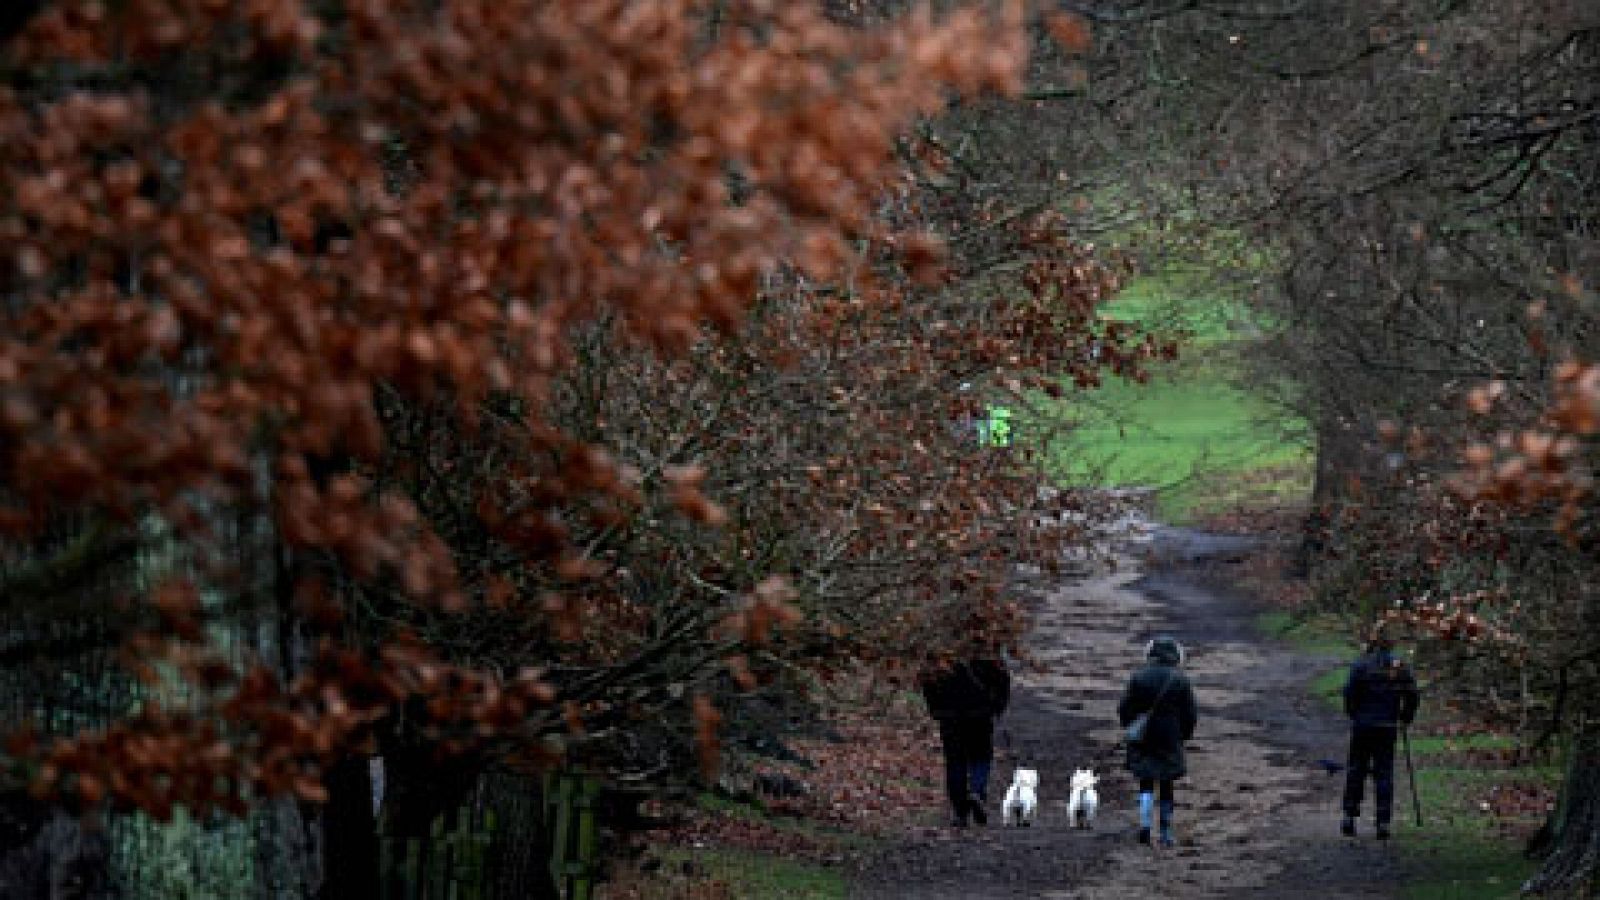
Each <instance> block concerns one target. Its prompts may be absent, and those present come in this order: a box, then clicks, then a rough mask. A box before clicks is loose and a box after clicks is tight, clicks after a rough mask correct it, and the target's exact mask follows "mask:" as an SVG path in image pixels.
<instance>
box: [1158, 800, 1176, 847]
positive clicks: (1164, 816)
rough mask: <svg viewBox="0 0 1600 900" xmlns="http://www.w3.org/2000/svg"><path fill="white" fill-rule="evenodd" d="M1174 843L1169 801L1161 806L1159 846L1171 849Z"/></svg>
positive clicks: (1170, 803)
mask: <svg viewBox="0 0 1600 900" xmlns="http://www.w3.org/2000/svg"><path fill="white" fill-rule="evenodd" d="M1176 843H1177V841H1175V840H1173V838H1172V802H1171V801H1170V800H1169V801H1167V802H1165V803H1162V804H1161V846H1163V847H1171V846H1173V845H1174V844H1176Z"/></svg>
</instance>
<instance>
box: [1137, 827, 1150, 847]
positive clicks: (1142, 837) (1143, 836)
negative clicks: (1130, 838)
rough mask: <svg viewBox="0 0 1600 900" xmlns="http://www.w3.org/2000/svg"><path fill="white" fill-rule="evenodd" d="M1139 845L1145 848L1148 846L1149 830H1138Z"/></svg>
mask: <svg viewBox="0 0 1600 900" xmlns="http://www.w3.org/2000/svg"><path fill="white" fill-rule="evenodd" d="M1139 843H1141V844H1144V845H1145V846H1146V847H1148V846H1150V829H1148V828H1141V829H1139Z"/></svg>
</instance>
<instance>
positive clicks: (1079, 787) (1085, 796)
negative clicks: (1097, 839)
mask: <svg viewBox="0 0 1600 900" xmlns="http://www.w3.org/2000/svg"><path fill="white" fill-rule="evenodd" d="M1099 783H1100V779H1099V778H1097V777H1095V774H1094V770H1093V769H1078V770H1076V771H1074V772H1073V773H1072V799H1071V800H1069V801H1067V816H1068V818H1070V819H1071V820H1072V825H1073V827H1075V828H1093V827H1094V813H1095V810H1097V809H1099V808H1100V795H1099V794H1097V793H1095V789H1094V786H1095V785H1097V784H1099Z"/></svg>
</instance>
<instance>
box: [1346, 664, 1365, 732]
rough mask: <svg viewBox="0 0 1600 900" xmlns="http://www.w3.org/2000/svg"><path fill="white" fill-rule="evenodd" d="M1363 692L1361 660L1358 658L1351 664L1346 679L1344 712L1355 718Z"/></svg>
mask: <svg viewBox="0 0 1600 900" xmlns="http://www.w3.org/2000/svg"><path fill="white" fill-rule="evenodd" d="M1360 693H1361V661H1360V660H1356V661H1355V662H1353V663H1351V664H1350V673H1349V674H1348V675H1346V676H1345V679H1344V714H1345V715H1346V716H1349V717H1350V718H1352V719H1354V718H1355V717H1356V709H1357V707H1358V706H1359V704H1360V699H1361V697H1360Z"/></svg>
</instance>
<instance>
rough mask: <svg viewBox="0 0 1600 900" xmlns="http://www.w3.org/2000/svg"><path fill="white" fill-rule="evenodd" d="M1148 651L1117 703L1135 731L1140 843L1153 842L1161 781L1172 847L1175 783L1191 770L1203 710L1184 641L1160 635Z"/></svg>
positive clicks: (1165, 829) (1164, 835)
mask: <svg viewBox="0 0 1600 900" xmlns="http://www.w3.org/2000/svg"><path fill="white" fill-rule="evenodd" d="M1144 655H1145V664H1144V666H1142V667H1141V668H1140V669H1138V670H1137V671H1136V672H1134V673H1133V675H1132V676H1131V677H1130V678H1129V679H1128V687H1127V689H1126V690H1125V691H1123V694H1122V702H1120V703H1118V704H1117V719H1118V720H1119V721H1120V722H1121V723H1122V727H1123V728H1125V729H1128V731H1129V733H1128V735H1127V738H1128V739H1127V749H1128V757H1127V768H1128V771H1129V772H1132V773H1133V776H1134V777H1135V778H1137V779H1139V843H1141V844H1148V843H1150V826H1151V816H1152V813H1153V811H1154V807H1155V803H1156V789H1157V787H1158V786H1159V788H1160V791H1161V793H1160V802H1161V806H1160V809H1161V845H1162V846H1164V847H1171V846H1172V845H1173V844H1174V843H1175V840H1174V838H1173V835H1172V819H1173V811H1174V808H1175V807H1176V805H1177V804H1176V798H1175V796H1174V794H1175V792H1174V789H1173V782H1174V781H1176V780H1177V779H1179V778H1182V777H1183V776H1184V775H1185V774H1187V771H1188V770H1187V768H1186V766H1185V760H1184V755H1183V743H1184V741H1187V740H1189V739H1191V738H1193V737H1194V729H1195V725H1196V724H1197V723H1198V721H1199V715H1198V712H1197V710H1196V709H1195V702H1194V689H1193V687H1192V686H1191V685H1190V684H1189V677H1188V676H1187V675H1185V674H1184V673H1183V671H1182V667H1183V662H1184V651H1183V645H1182V644H1180V643H1178V641H1177V640H1176V639H1174V638H1171V637H1158V638H1156V639H1154V640H1152V641H1151V642H1150V643H1149V644H1148V645H1146V646H1145V653H1144ZM1136 723H1137V724H1136ZM1130 726H1132V727H1130Z"/></svg>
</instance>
